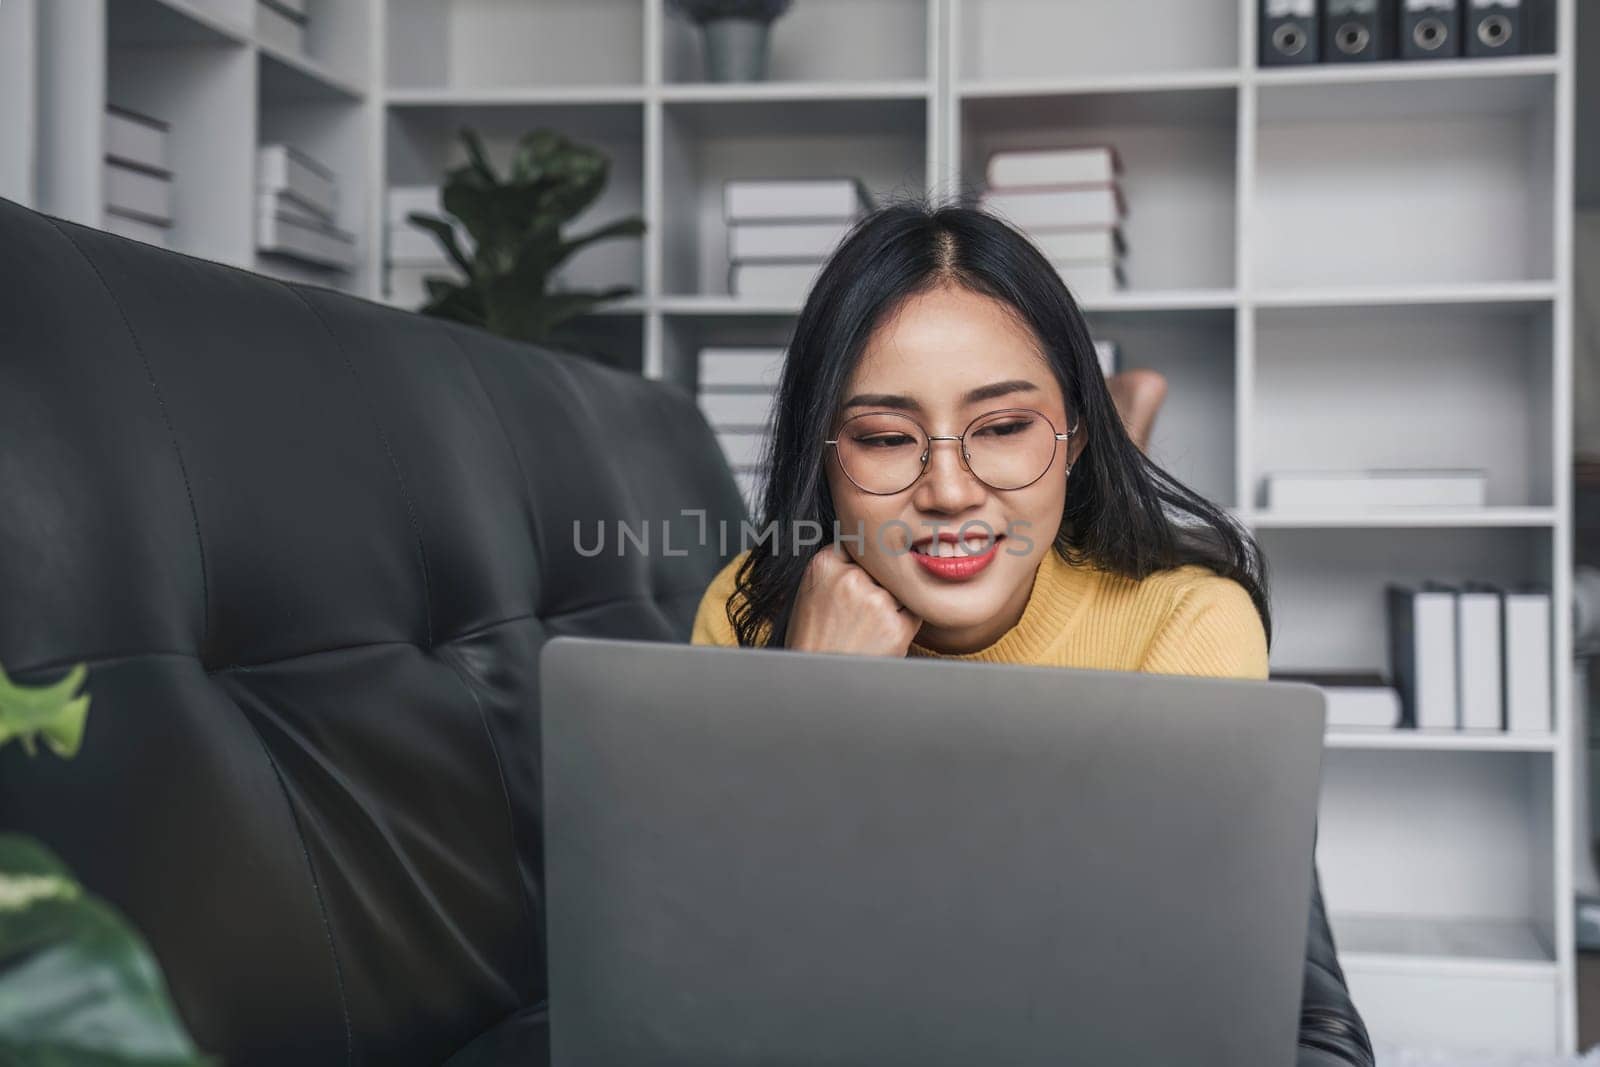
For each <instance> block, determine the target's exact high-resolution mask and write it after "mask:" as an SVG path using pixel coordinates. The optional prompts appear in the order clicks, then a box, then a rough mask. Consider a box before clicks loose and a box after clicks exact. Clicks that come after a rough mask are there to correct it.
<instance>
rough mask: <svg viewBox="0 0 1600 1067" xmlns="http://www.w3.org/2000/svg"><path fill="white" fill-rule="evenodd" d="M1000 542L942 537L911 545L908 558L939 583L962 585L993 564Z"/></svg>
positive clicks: (979, 536) (975, 537)
mask: <svg viewBox="0 0 1600 1067" xmlns="http://www.w3.org/2000/svg"><path fill="white" fill-rule="evenodd" d="M1002 540H1004V535H1003V534H998V535H995V536H993V537H991V536H990V535H989V534H988V533H975V534H969V535H968V536H967V537H966V538H965V539H962V538H961V536H960V535H959V534H954V533H941V534H940V535H939V536H938V537H937V538H934V537H926V538H923V539H922V540H920V541H918V542H917V543H915V544H913V545H912V546H911V558H912V559H914V560H916V561H917V563H918V564H920V565H921V567H922V569H923V570H925V571H927V572H928V573H929V574H931V575H933V576H934V577H935V578H938V579H940V580H941V581H946V582H964V581H967V580H968V579H970V578H974V577H976V576H977V575H978V574H979V573H981V572H982V571H983V569H984V568H985V567H987V566H988V565H989V564H990V563H992V562H994V557H995V555H996V554H997V553H999V551H1000V542H1001V541H1002Z"/></svg>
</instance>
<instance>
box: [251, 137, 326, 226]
mask: <svg viewBox="0 0 1600 1067" xmlns="http://www.w3.org/2000/svg"><path fill="white" fill-rule="evenodd" d="M256 187H257V189H258V191H271V192H276V193H281V194H283V195H284V196H286V197H288V198H289V199H291V200H295V201H298V202H299V203H300V204H301V205H302V206H303V207H306V208H309V209H311V210H312V211H314V212H316V213H317V214H320V215H321V216H322V217H323V218H326V219H332V218H334V217H335V216H336V215H338V213H339V182H338V179H337V178H336V177H335V176H334V173H333V171H331V170H329V169H328V168H327V167H325V166H323V165H322V164H321V163H319V162H317V161H316V160H315V159H312V158H311V157H310V156H308V155H306V154H305V153H304V152H300V151H297V150H296V149H294V148H293V147H291V146H289V145H286V144H264V145H262V146H261V147H260V148H259V149H257V150H256Z"/></svg>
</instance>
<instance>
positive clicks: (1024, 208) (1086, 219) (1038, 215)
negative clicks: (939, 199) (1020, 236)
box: [978, 185, 1126, 231]
mask: <svg viewBox="0 0 1600 1067" xmlns="http://www.w3.org/2000/svg"><path fill="white" fill-rule="evenodd" d="M978 206H979V207H980V208H982V209H983V210H984V211H987V212H989V213H990V214H992V215H998V216H1000V217H1001V218H1003V219H1006V220H1007V221H1008V222H1010V223H1012V224H1013V225H1014V226H1017V227H1018V228H1020V229H1023V230H1030V231H1031V230H1036V229H1037V230H1047V229H1072V228H1079V229H1082V228H1086V227H1099V228H1105V227H1108V226H1116V225H1118V224H1119V223H1121V222H1122V217H1123V215H1124V214H1125V213H1126V212H1125V210H1124V207H1123V203H1122V194H1121V193H1120V192H1119V191H1118V190H1117V187H1116V186H1114V185H1107V186H1099V187H1090V186H1085V187H1081V188H1060V189H1019V190H1015V191H1011V190H993V189H991V190H989V191H988V192H986V193H984V194H983V195H982V196H981V197H979V203H978Z"/></svg>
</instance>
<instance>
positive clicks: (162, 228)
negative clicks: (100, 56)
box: [104, 105, 173, 247]
mask: <svg viewBox="0 0 1600 1067" xmlns="http://www.w3.org/2000/svg"><path fill="white" fill-rule="evenodd" d="M167 133H168V128H167V124H166V123H164V122H162V121H161V120H160V119H153V118H151V117H150V116H149V115H141V114H139V113H138V112H136V111H129V110H127V109H126V108H120V107H113V106H111V105H107V106H106V114H105V144H106V150H105V161H104V167H105V175H104V176H105V228H106V229H107V230H109V231H110V232H111V233H116V234H121V235H122V236H123V237H131V238H133V239H134V240H136V241H145V242H148V243H149V244H153V245H161V246H163V247H166V246H167V245H168V240H167V237H168V233H169V231H170V230H171V228H172V214H173V204H172V171H171V170H170V169H169V167H168V164H167Z"/></svg>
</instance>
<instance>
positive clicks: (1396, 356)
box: [1253, 302, 1554, 522]
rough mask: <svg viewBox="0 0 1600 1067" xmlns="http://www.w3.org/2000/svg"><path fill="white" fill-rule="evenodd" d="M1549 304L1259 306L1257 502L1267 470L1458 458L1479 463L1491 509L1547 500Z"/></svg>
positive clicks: (1425, 463) (1541, 504)
mask: <svg viewBox="0 0 1600 1067" xmlns="http://www.w3.org/2000/svg"><path fill="white" fill-rule="evenodd" d="M1551 316H1552V311H1551V307H1550V305H1548V304H1544V303H1538V302H1534V303H1527V304H1509V305H1501V304H1497V305H1487V306H1478V305H1472V304H1458V305H1452V306H1448V307H1442V308H1437V307H1426V306H1397V307H1390V308H1360V309H1358V310H1351V309H1347V308H1339V307H1330V308H1310V309H1263V310H1260V311H1258V312H1257V329H1256V350H1257V352H1256V382H1255V390H1256V394H1257V398H1258V403H1257V406H1256V412H1257V413H1256V416H1255V419H1256V423H1255V427H1254V430H1255V432H1254V434H1253V437H1254V441H1255V457H1254V458H1255V462H1256V467H1257V471H1256V473H1257V476H1258V479H1260V486H1259V487H1258V488H1257V489H1256V491H1255V503H1256V504H1257V505H1259V506H1264V505H1265V503H1266V501H1265V497H1264V493H1265V488H1264V478H1265V475H1266V474H1268V473H1270V472H1271V471H1273V470H1283V471H1293V470H1362V469H1367V468H1384V467H1389V468H1397V467H1398V468H1422V467H1444V468H1461V467H1467V468H1482V469H1483V470H1485V471H1486V472H1487V475H1488V491H1487V492H1488V497H1487V503H1488V504H1489V505H1490V507H1491V509H1492V508H1495V507H1514V508H1527V507H1534V508H1546V507H1549V506H1550V505H1552V504H1553V503H1554V487H1553V485H1552V482H1551V470H1552V466H1553V461H1552V457H1553V448H1554V432H1553V430H1552V428H1551V427H1552V424H1553V408H1552V405H1553V403H1554V400H1553V397H1554V391H1553V388H1552V381H1551V373H1552V371H1551V368H1552V358H1551V350H1552V346H1551V325H1552V317H1551ZM1363 518H1372V517H1370V516H1363ZM1282 519H1283V521H1285V522H1287V521H1289V517H1288V516H1283V517H1282ZM1269 521H1271V520H1269Z"/></svg>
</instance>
